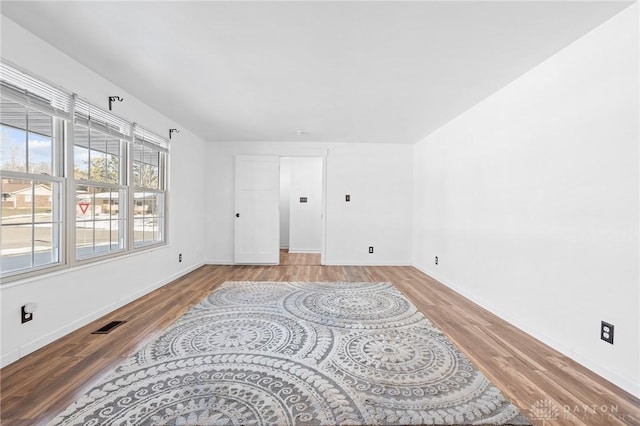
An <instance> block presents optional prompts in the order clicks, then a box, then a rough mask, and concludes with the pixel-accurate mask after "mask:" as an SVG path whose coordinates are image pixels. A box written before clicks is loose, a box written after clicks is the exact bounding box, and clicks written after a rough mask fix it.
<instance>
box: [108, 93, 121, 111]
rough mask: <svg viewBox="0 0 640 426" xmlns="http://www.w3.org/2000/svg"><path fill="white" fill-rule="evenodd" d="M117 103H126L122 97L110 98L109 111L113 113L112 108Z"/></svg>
mask: <svg viewBox="0 0 640 426" xmlns="http://www.w3.org/2000/svg"><path fill="white" fill-rule="evenodd" d="M115 101H118V102H122V101H124V98H121V97H120V96H109V111H111V109H112V106H113V105H112V104H113V103H114V102H115Z"/></svg>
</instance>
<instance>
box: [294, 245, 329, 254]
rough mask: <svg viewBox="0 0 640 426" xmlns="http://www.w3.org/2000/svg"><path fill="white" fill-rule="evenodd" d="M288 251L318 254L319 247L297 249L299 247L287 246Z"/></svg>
mask: <svg viewBox="0 0 640 426" xmlns="http://www.w3.org/2000/svg"><path fill="white" fill-rule="evenodd" d="M289 253H293V254H303V253H314V254H320V253H321V250H320V249H299V248H296V249H294V248H291V247H289Z"/></svg>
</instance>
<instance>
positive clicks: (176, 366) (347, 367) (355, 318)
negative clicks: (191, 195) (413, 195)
mask: <svg viewBox="0 0 640 426" xmlns="http://www.w3.org/2000/svg"><path fill="white" fill-rule="evenodd" d="M52 424H54V425H156V424H157V425H406V424H427V425H433V424H435V425H529V424H530V423H529V422H528V421H527V419H526V418H525V417H523V416H522V415H521V414H520V412H519V411H518V409H517V408H516V407H515V406H514V405H513V404H511V403H510V402H509V401H507V400H506V399H505V397H504V396H503V395H502V393H501V392H500V391H499V390H498V389H497V388H496V387H495V386H494V385H492V384H491V383H490V382H489V381H488V380H487V378H486V377H485V376H484V375H483V374H482V373H480V372H479V371H478V370H477V369H475V368H474V366H473V365H472V363H471V362H470V361H469V359H467V358H466V357H465V356H464V355H463V354H462V353H461V352H460V351H459V350H458V349H457V348H456V347H455V346H454V345H453V344H452V343H451V342H450V341H449V340H448V339H447V338H446V337H445V336H444V335H443V334H442V332H441V331H439V330H438V329H437V328H435V327H434V326H433V325H432V324H431V323H430V322H429V321H428V320H427V319H426V318H425V317H424V316H423V315H422V314H421V313H420V312H419V311H418V310H417V309H416V307H415V306H414V305H413V304H412V303H411V302H409V300H407V298H405V297H404V296H403V295H402V294H401V293H400V292H399V291H398V290H396V289H395V288H394V287H393V285H392V284H390V283H344V282H343V283H280V282H278V283H275V282H227V283H225V284H223V285H222V286H221V287H219V288H218V289H216V290H215V291H214V292H213V293H211V295H209V296H208V297H207V298H205V299H204V300H202V301H201V302H200V303H199V304H197V305H196V306H195V307H193V308H192V309H191V310H189V311H188V312H187V313H186V314H185V315H183V316H182V317H181V318H179V319H178V320H177V321H176V322H175V323H174V324H173V325H172V326H170V327H169V328H168V329H167V330H166V331H165V332H164V333H163V334H162V335H160V336H159V337H157V338H156V339H154V340H153V341H151V342H150V343H148V344H147V345H146V346H145V347H143V348H142V349H141V350H140V351H138V352H137V353H136V354H135V355H134V356H132V357H131V358H130V359H128V360H127V361H126V362H125V363H124V364H122V365H121V366H120V367H118V368H117V369H116V371H115V372H114V373H113V374H111V375H110V376H109V377H107V378H106V379H105V380H104V381H103V382H102V383H101V384H99V385H97V386H95V387H94V388H93V389H92V390H90V391H89V392H88V393H87V394H85V395H84V396H82V397H81V398H80V399H79V400H78V401H76V402H75V403H73V404H72V405H71V406H69V407H68V408H67V409H66V410H65V411H64V412H63V413H61V414H60V415H59V416H58V417H57V418H56V419H54V420H53V422H52Z"/></svg>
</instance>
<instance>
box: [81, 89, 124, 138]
mask: <svg viewBox="0 0 640 426" xmlns="http://www.w3.org/2000/svg"><path fill="white" fill-rule="evenodd" d="M74 123H76V124H81V125H83V126H85V127H88V128H90V129H92V130H97V131H99V132H102V133H105V134H107V135H110V136H115V137H117V138H120V139H125V140H130V137H131V123H129V122H128V121H127V120H124V119H122V118H120V117H118V116H116V115H114V114H112V113H110V112H108V111H105V110H103V109H100V108H98V107H96V106H93V105H91V104H90V103H89V102H87V101H85V100H83V99H76V103H75V118H74Z"/></svg>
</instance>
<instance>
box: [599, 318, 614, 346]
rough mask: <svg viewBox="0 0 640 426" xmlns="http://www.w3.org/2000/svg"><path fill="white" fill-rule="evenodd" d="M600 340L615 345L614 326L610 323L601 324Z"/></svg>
mask: <svg viewBox="0 0 640 426" xmlns="http://www.w3.org/2000/svg"><path fill="white" fill-rule="evenodd" d="M600 338H601V339H602V340H604V341H605V342H607V343H611V344H612V345H613V325H612V324H609V323H608V322H604V321H601V322H600Z"/></svg>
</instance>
